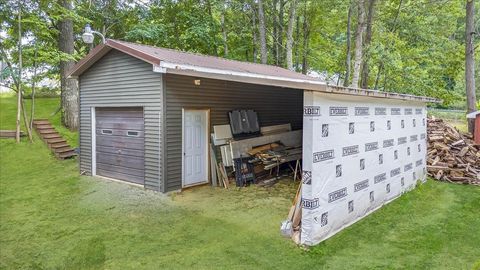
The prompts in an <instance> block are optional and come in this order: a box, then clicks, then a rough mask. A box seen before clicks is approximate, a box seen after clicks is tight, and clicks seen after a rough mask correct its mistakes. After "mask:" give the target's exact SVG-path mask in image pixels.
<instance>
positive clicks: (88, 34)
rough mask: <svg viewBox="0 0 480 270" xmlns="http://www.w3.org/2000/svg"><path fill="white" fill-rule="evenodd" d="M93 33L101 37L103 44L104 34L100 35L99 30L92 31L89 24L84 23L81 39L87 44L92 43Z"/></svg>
mask: <svg viewBox="0 0 480 270" xmlns="http://www.w3.org/2000/svg"><path fill="white" fill-rule="evenodd" d="M93 34H97V35H99V36H100V37H102V43H103V44H105V36H104V35H102V33H100V32H97V31H94V30H92V28H91V27H90V24H88V23H87V25H85V30H84V32H83V34H82V40H83V42H85V43H87V44H92V43H93V39H94V36H93Z"/></svg>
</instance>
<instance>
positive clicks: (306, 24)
mask: <svg viewBox="0 0 480 270" xmlns="http://www.w3.org/2000/svg"><path fill="white" fill-rule="evenodd" d="M307 11H308V3H307V1H304V7H303V27H302V28H303V55H302V73H303V74H307V72H308V53H309V50H310V21H309V16H308V15H309V14H308V13H307Z"/></svg>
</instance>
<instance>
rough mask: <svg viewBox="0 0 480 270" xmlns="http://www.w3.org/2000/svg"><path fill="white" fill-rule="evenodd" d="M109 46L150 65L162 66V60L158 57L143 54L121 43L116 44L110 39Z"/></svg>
mask: <svg viewBox="0 0 480 270" xmlns="http://www.w3.org/2000/svg"><path fill="white" fill-rule="evenodd" d="M107 45H108V46H110V47H112V48H114V49H117V50H119V51H121V52H123V53H126V54H128V55H130V56H133V57H135V58H138V59H140V60H142V61H145V62H147V63H150V64H152V65H159V64H160V59H158V57H157V56H153V55H151V54H148V53H145V52H142V51H140V50H137V49H135V48H132V47H130V46H127V45H124V44H121V43H119V42H116V41H115V40H111V39H109V40H108V41H107Z"/></svg>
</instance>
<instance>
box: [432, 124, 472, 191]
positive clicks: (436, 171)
mask: <svg viewBox="0 0 480 270" xmlns="http://www.w3.org/2000/svg"><path fill="white" fill-rule="evenodd" d="M427 123H428V126H427V133H428V151H427V170H428V174H429V175H430V176H431V177H433V178H434V179H436V180H440V181H446V182H453V183H459V184H473V185H480V151H479V150H480V145H475V144H474V142H473V140H472V135H470V134H462V133H461V132H459V131H458V130H457V129H456V128H454V127H453V126H451V125H449V124H448V123H445V122H444V121H443V120H442V119H435V118H429V119H428V122H427Z"/></svg>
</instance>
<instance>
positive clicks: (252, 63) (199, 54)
mask: <svg viewBox="0 0 480 270" xmlns="http://www.w3.org/2000/svg"><path fill="white" fill-rule="evenodd" d="M110 40H112V41H114V42H123V43H128V44H133V45H137V46H146V47H150V48H154V49H163V50H168V51H171V52H175V53H179V52H180V53H185V54H190V55H196V56H202V57H209V58H214V59H218V60H222V61H231V62H237V63H243V64H251V65H257V66H264V67H265V66H266V67H268V68H277V69H282V70H286V71H288V72H292V73H295V74H297V75H303V76H306V77H308V78H310V79H312V80H318V79H317V78H315V77H312V76H308V75H306V74H303V73H299V72H296V71H292V70H289V69H287V68H284V67H279V66H275V65H269V64H261V63H255V62H249V61H241V60H236V59H229V58H224V57H220V56H213V55H208V54H202V53H197V52H188V51H183V50H177V49H172V48H165V47H157V46H153V45H147V44H140V43H135V42H130V41H123V40H117V39H110Z"/></svg>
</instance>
